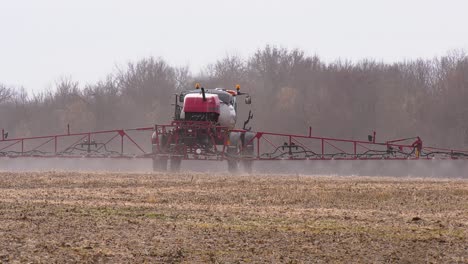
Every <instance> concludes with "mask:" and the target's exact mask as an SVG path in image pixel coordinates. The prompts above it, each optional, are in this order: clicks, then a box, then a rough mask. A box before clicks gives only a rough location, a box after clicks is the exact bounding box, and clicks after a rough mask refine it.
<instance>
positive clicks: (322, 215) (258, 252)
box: [0, 172, 468, 263]
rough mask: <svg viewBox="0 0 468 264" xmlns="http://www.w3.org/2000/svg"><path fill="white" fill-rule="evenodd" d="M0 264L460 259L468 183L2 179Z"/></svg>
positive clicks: (94, 176)
mask: <svg viewBox="0 0 468 264" xmlns="http://www.w3.org/2000/svg"><path fill="white" fill-rule="evenodd" d="M0 262H4V263H16V262H18V263H24V262H37V263H53V262H60V263H73V262H80V263H82V262H112V263H115V262H119V263H120V262H124V263H125V262H126V263H128V262H135V263H142V262H151V263H159V262H169V263H177V262H185V263H193V262H201V263H206V262H208V263H210V262H212V263H257V262H260V263H329V262H345V263H350V262H351V263H353V262H354V263H363V262H364V263H369V262H372V263H384V262H385V263H394V262H398V263H427V262H437V263H457V262H458V263H466V262H468V180H454V179H450V180H448V179H447V180H444V179H432V178H429V179H428V178H426V179H410V178H377V177H373V178H364V177H360V178H358V177H326V176H300V175H299V176H297V175H296V176H291V175H289V176H282V175H270V176H264V175H258V176H230V175H227V174H217V175H208V174H195V173H193V174H191V173H181V174H157V173H154V174H152V173H146V174H145V173H141V174H137V173H135V174H132V173H78V172H30V173H8V172H2V173H0Z"/></svg>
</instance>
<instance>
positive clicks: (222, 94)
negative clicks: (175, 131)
mask: <svg viewBox="0 0 468 264" xmlns="http://www.w3.org/2000/svg"><path fill="white" fill-rule="evenodd" d="M195 87H196V89H195V90H191V91H184V92H181V93H180V94H179V96H178V103H182V105H181V106H180V105H178V104H176V105H177V106H176V119H177V117H178V119H179V120H189V121H210V122H213V123H216V124H218V125H220V126H225V127H228V128H230V129H232V128H234V126H235V124H236V119H237V114H236V111H237V100H236V96H237V95H241V93H240V92H239V89H240V86H237V87H236V88H237V91H234V90H226V89H223V88H215V89H204V88H203V87H202V88H200V85H199V84H197V85H196V86H195ZM177 107H178V108H179V110H177ZM177 111H178V112H179V113H177Z"/></svg>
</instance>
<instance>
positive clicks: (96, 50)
mask: <svg viewBox="0 0 468 264" xmlns="http://www.w3.org/2000/svg"><path fill="white" fill-rule="evenodd" d="M467 10H468V1H466V0H459V1H457V0H444V1H442V0H440V1H433V0H391V1H390V0H389V1H379V0H353V1H347V0H343V1H333V0H316V1H313V0H303V1H301V0H288V1H274V0H231V1H222V0H196V1H188V0H187V1H182V0H171V1H169V0H166V1H159V0H153V1H149V0H148V1H143V0H132V1H130V0H128V1H124V0H75V1H71V0H70V1H67V0H41V1H37V0H30V1H26V0H0V12H1V13H0V83H4V84H7V85H10V86H24V87H25V88H26V89H27V90H29V91H40V90H42V89H46V88H50V87H52V86H53V84H54V82H55V81H56V80H57V79H58V78H60V77H63V76H70V77H72V78H73V79H74V80H77V81H79V82H80V83H81V84H86V83H94V82H96V81H97V80H100V79H104V78H105V76H106V75H107V74H108V73H111V72H113V71H114V70H115V68H116V65H120V66H122V65H125V64H126V62H128V61H135V60H138V59H141V58H143V57H147V56H156V57H159V56H160V57H163V58H164V59H166V60H167V61H168V62H169V63H171V64H173V65H188V66H190V68H191V70H192V72H193V73H195V74H196V73H197V72H198V71H199V70H200V69H201V68H202V67H204V66H206V65H207V64H209V63H211V62H214V61H215V60H216V59H219V58H221V57H223V56H225V55H226V54H237V55H241V56H243V57H248V56H249V55H251V54H252V53H253V52H254V51H255V50H256V49H258V48H262V47H264V46H265V45H266V44H271V45H277V46H281V47H286V48H300V49H303V50H305V51H306V52H307V53H308V54H311V55H313V54H317V55H319V56H320V57H322V58H324V59H326V60H327V61H330V60H334V59H337V58H346V59H351V60H359V59H361V58H375V59H377V60H383V61H386V62H393V61H397V60H403V59H411V58H418V57H423V58H432V57H434V56H440V55H444V54H446V53H447V51H450V50H453V49H464V50H468V15H467V14H468V13H467V12H468V11H467Z"/></svg>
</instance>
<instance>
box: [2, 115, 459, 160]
mask: <svg viewBox="0 0 468 264" xmlns="http://www.w3.org/2000/svg"><path fill="white" fill-rule="evenodd" d="M181 128H183V129H193V131H194V133H201V132H200V131H205V132H203V133H208V132H206V131H212V132H209V133H208V134H209V137H210V140H211V141H212V143H213V145H217V146H218V150H217V152H216V155H212V154H210V155H208V154H206V153H204V154H203V155H198V154H197V155H194V154H193V153H195V150H196V148H200V147H201V146H200V145H197V144H194V145H192V146H185V148H184V150H183V153H182V154H180V153H179V154H178V155H179V156H183V157H181V158H183V159H204V160H226V159H230V158H232V157H227V156H226V155H225V153H226V147H228V132H238V133H241V134H242V133H247V132H248V131H245V130H240V129H234V130H229V129H228V128H226V127H221V126H215V125H213V124H212V123H210V122H190V121H173V122H172V123H171V124H170V125H155V126H154V127H140V128H133V129H118V130H104V131H95V132H83V133H70V132H69V131H68V133H66V134H57V135H49V136H38V137H24V138H12V139H6V138H5V136H4V131H3V130H2V137H1V140H0V157H10V158H19V157H41V158H42V157H43V158H51V157H54V158H57V157H59V158H60V157H63V158H82V157H85V158H152V157H153V156H154V154H153V153H152V150H151V148H150V146H151V144H150V138H151V134H152V133H153V132H154V133H155V134H156V136H157V135H160V134H166V135H170V136H171V137H173V138H172V139H171V140H170V142H177V141H178V138H177V133H174V131H177V129H181ZM249 133H250V132H249ZM131 134H132V135H131ZM98 137H100V138H99V139H98ZM119 137H120V141H119V142H117V140H116V139H117V138H119ZM408 141H409V143H405V142H408ZM52 142H53V144H51V143H52ZM216 142H218V143H219V142H223V144H216ZM153 143H154V144H156V145H157V147H158V148H160V146H159V143H158V142H157V141H156V142H153ZM244 143H245V144H244V146H245V145H253V146H254V152H253V154H252V155H250V156H245V155H244V156H243V155H242V153H243V149H242V148H243V147H241V149H240V150H239V151H238V153H237V154H238V157H237V158H238V159H249V160H382V159H385V160H418V159H422V160H432V159H468V150H452V149H443V148H434V147H423V146H422V141H421V139H420V138H419V137H414V138H403V139H396V140H390V141H386V142H376V141H375V132H374V134H373V138H372V140H371V141H363V140H354V139H339V138H330V137H318V136H312V129H311V128H309V133H308V135H295V134H285V133H272V132H255V133H254V137H253V138H251V139H250V140H248V142H244ZM126 144H128V145H126ZM26 145H33V146H32V147H27V146H26ZM77 146H78V147H77ZM124 146H125V147H124ZM84 147H86V148H84ZM91 148H92V151H91ZM173 154H174V153H165V154H162V155H168V156H171V155H173ZM205 154H206V155H205Z"/></svg>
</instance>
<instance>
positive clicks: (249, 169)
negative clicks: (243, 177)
mask: <svg viewBox="0 0 468 264" xmlns="http://www.w3.org/2000/svg"><path fill="white" fill-rule="evenodd" d="M242 166H243V167H244V171H245V172H246V173H248V174H252V167H253V160H243V161H242Z"/></svg>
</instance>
